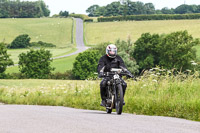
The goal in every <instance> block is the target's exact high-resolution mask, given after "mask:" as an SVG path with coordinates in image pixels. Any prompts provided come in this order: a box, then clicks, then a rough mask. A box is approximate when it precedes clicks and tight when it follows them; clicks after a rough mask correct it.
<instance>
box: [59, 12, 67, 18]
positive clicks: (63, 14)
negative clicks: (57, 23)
mask: <svg viewBox="0 0 200 133" xmlns="http://www.w3.org/2000/svg"><path fill="white" fill-rule="evenodd" d="M59 15H60V16H62V17H68V16H69V12H68V11H60V13H59Z"/></svg>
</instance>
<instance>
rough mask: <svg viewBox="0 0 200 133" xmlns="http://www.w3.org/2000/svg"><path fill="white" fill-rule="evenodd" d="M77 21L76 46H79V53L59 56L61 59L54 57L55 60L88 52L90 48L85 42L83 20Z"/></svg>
mask: <svg viewBox="0 0 200 133" xmlns="http://www.w3.org/2000/svg"><path fill="white" fill-rule="evenodd" d="M75 21H76V44H77V46H76V47H77V49H78V50H77V51H76V52H73V53H70V54H67V55H63V56H59V57H54V58H53V59H58V58H63V57H68V56H71V55H75V54H78V53H81V52H83V51H85V50H87V49H88V48H89V47H86V46H85V44H84V41H83V20H82V19H80V18H75Z"/></svg>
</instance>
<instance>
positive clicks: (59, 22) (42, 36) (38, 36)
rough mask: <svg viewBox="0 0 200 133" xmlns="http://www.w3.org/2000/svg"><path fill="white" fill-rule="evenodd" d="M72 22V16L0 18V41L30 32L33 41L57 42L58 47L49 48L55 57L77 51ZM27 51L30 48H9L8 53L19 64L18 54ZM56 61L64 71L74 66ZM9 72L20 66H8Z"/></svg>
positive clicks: (9, 41)
mask: <svg viewBox="0 0 200 133" xmlns="http://www.w3.org/2000/svg"><path fill="white" fill-rule="evenodd" d="M72 24H73V20H72V19H71V18H67V19H66V18H30V19H29V18H28V19H0V31H1V33H0V41H4V42H6V43H11V42H12V41H13V39H15V37H17V36H18V35H21V34H28V35H29V36H30V37H31V42H37V41H43V42H48V43H53V44H55V45H56V48H48V50H50V51H51V53H52V54H53V57H57V56H61V55H66V54H69V53H72V52H74V51H76V46H75V45H74V44H72V40H71V39H72ZM26 51H29V49H9V50H8V53H9V54H10V55H11V59H12V60H13V61H14V63H15V64H17V63H18V60H19V59H18V55H19V54H20V53H22V52H26ZM74 58H75V57H74ZM74 58H73V59H72V60H71V62H73V60H74ZM55 62H56V63H55ZM55 62H54V63H53V66H54V67H56V71H58V70H60V71H61V72H63V71H66V70H65V69H71V68H69V66H70V67H72V63H69V65H68V66H66V65H65V66H63V67H61V65H59V64H57V63H58V62H59V61H55ZM61 64H63V63H61ZM57 67H58V68H57ZM66 67H67V68H66ZM7 72H18V68H17V67H13V68H8V70H7Z"/></svg>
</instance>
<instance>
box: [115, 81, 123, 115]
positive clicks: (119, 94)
mask: <svg viewBox="0 0 200 133" xmlns="http://www.w3.org/2000/svg"><path fill="white" fill-rule="evenodd" d="M123 99H124V98H123V90H122V85H121V84H118V85H117V88H116V94H115V107H116V112H117V114H118V115H121V113H122V109H123Z"/></svg>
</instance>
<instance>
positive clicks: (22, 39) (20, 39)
mask: <svg viewBox="0 0 200 133" xmlns="http://www.w3.org/2000/svg"><path fill="white" fill-rule="evenodd" d="M30 40H31V38H30V37H29V35H27V34H23V35H19V36H17V37H16V38H15V39H14V40H13V41H12V43H11V45H10V48H27V47H29V46H30Z"/></svg>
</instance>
